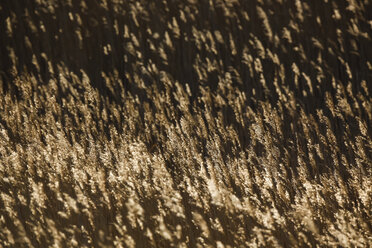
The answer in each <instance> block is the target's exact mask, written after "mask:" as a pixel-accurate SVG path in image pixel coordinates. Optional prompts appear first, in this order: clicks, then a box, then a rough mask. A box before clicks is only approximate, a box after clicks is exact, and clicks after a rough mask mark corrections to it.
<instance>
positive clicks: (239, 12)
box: [0, 0, 372, 120]
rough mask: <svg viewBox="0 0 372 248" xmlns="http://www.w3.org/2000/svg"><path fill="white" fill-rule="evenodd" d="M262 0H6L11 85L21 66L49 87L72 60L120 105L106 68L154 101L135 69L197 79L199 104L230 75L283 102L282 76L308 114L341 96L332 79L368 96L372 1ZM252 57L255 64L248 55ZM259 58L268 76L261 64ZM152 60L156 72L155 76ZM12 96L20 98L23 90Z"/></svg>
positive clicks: (4, 67)
mask: <svg viewBox="0 0 372 248" xmlns="http://www.w3.org/2000/svg"><path fill="white" fill-rule="evenodd" d="M264 2H265V3H262V1H241V2H238V1H237V2H235V3H229V4H227V3H226V4H223V2H215V1H207V0H202V1H197V2H196V3H195V4H191V3H189V4H185V3H184V1H170V0H169V1H128V2H125V4H123V3H121V4H120V3H113V2H111V1H108V2H107V4H104V3H103V2H100V1H85V2H83V1H80V0H72V1H67V2H64V1H49V3H48V4H46V3H41V4H37V3H36V2H34V1H31V2H29V1H11V0H4V1H2V3H1V9H0V25H1V26H0V28H1V30H5V32H4V31H2V32H1V33H0V44H1V46H0V56H1V60H0V76H1V77H2V81H3V82H5V83H3V88H4V90H5V91H8V90H11V88H12V87H13V86H12V81H13V80H14V76H15V75H14V71H13V69H14V68H16V72H17V73H18V75H19V74H20V73H22V72H31V73H33V74H34V75H37V76H38V77H39V83H40V84H46V83H48V81H49V79H50V78H51V77H56V75H53V74H56V73H58V65H65V66H66V67H67V68H68V69H69V70H70V71H71V72H73V73H75V74H76V75H78V76H81V70H83V71H84V72H86V73H87V75H88V77H89V79H90V83H91V84H92V86H94V87H95V88H97V89H98V90H99V92H100V93H101V94H102V95H103V96H107V97H108V98H109V99H110V100H112V101H116V102H118V103H120V93H121V90H122V89H121V88H120V87H119V85H114V90H115V91H114V92H112V91H110V90H108V87H107V85H106V83H105V80H104V78H103V77H102V73H105V74H106V75H116V76H117V77H119V78H120V79H122V80H123V82H124V87H125V90H126V91H129V92H131V93H132V94H134V95H139V96H141V99H143V100H144V101H149V102H151V99H148V98H147V97H146V92H145V91H144V90H143V89H142V88H140V87H139V86H138V84H136V82H135V79H134V75H139V76H140V77H141V79H142V80H143V81H144V83H145V85H146V86H149V85H152V84H159V73H158V72H159V71H164V72H166V73H167V74H169V75H170V76H171V77H172V78H173V79H174V80H175V81H178V82H180V83H181V84H183V85H185V84H186V83H187V84H189V86H190V89H191V91H192V93H193V97H192V100H196V99H197V97H198V96H199V95H200V92H199V86H200V85H207V86H209V87H210V88H211V89H212V90H215V89H217V87H218V83H219V81H220V79H221V78H224V77H225V74H226V73H227V72H229V73H230V74H231V75H233V77H232V80H233V86H234V87H238V88H240V89H243V90H244V91H245V92H246V94H247V99H250V98H251V97H254V98H256V100H268V101H270V102H271V103H273V104H276V102H277V101H278V94H277V91H276V87H277V86H276V85H275V84H274V82H275V80H276V83H277V85H279V86H280V87H288V89H289V90H290V91H292V92H294V94H295V98H296V99H297V100H298V102H299V103H300V104H303V105H304V106H305V110H306V111H308V112H310V113H315V110H316V109H318V108H324V96H325V93H326V92H331V94H332V96H335V93H336V89H335V88H334V87H333V86H332V81H334V82H336V84H341V85H343V86H344V87H347V85H348V84H349V82H350V83H351V86H352V92H353V94H354V95H358V94H359V93H361V92H362V89H361V82H362V81H363V80H364V81H366V82H367V83H370V82H372V74H371V69H370V68H368V65H367V62H369V63H370V64H372V49H371V47H372V43H371V37H370V35H371V33H372V30H371V29H372V27H371V25H370V24H369V23H368V20H370V19H371V18H372V17H371V13H372V5H371V4H370V3H365V4H364V11H363V12H360V11H359V12H355V11H354V12H353V11H352V10H351V9H350V8H349V7H348V4H347V1H337V4H336V2H335V1H328V2H319V1H316V2H314V1H310V2H308V3H304V6H305V7H304V8H303V10H302V11H303V12H302V13H298V9H297V7H296V5H295V1H290V2H286V3H284V4H280V3H279V2H278V1H264ZM211 3H212V5H211ZM226 10H229V11H230V12H229V13H227V12H226ZM335 11H337V13H338V16H336V17H335V13H336V12H335ZM355 20H357V21H358V22H357V23H355ZM265 23H267V24H268V25H269V30H268V28H267V27H266V26H265V25H267V24H265ZM9 27H10V29H11V30H12V31H11V32H10V31H9ZM356 29H358V30H356ZM286 30H287V31H288V35H285V34H284V33H285V32H286ZM363 34H365V35H363ZM202 36H203V37H202ZM208 37H211V38H212V39H213V41H212V40H211V39H209V38H208ZM12 53H13V55H12ZM246 55H250V56H251V58H252V61H246V60H245V56H246ZM273 56H274V57H276V58H277V59H278V60H277V61H276V62H275V61H274V59H273ZM257 59H259V60H260V63H261V66H262V71H263V73H262V72H260V71H259V70H257V65H256V62H257ZM48 63H50V65H51V67H52V69H53V71H51V68H49V66H48ZM211 65H213V67H214V69H213V70H212V69H211ZM293 65H296V66H297V68H299V75H295V73H294V70H293ZM153 66H155V67H156V70H157V71H152V72H151V71H150V72H149V70H148V69H149V68H153ZM196 67H198V68H197V69H196ZM348 71H349V72H350V73H348ZM283 73H284V74H283ZM296 77H297V79H296V80H297V82H295V81H296V80H295V78H296ZM57 78H58V76H57ZM234 78H236V79H234ZM262 78H263V79H264V81H265V83H266V86H265V87H263V85H262V83H261V82H260V80H261V79H262ZM308 80H310V82H311V83H312V89H310V88H309V86H308V83H307V82H308ZM159 87H161V85H159ZM253 90H255V92H256V93H257V94H255V95H253V93H252V91H253ZM369 91H371V87H369ZM12 92H14V94H17V89H13V91H12ZM304 92H305V93H306V94H304ZM363 94H364V93H363ZM369 94H372V92H369ZM252 105H253V102H252ZM361 115H362V116H366V113H361ZM365 119H366V120H367V119H368V118H365Z"/></svg>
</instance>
